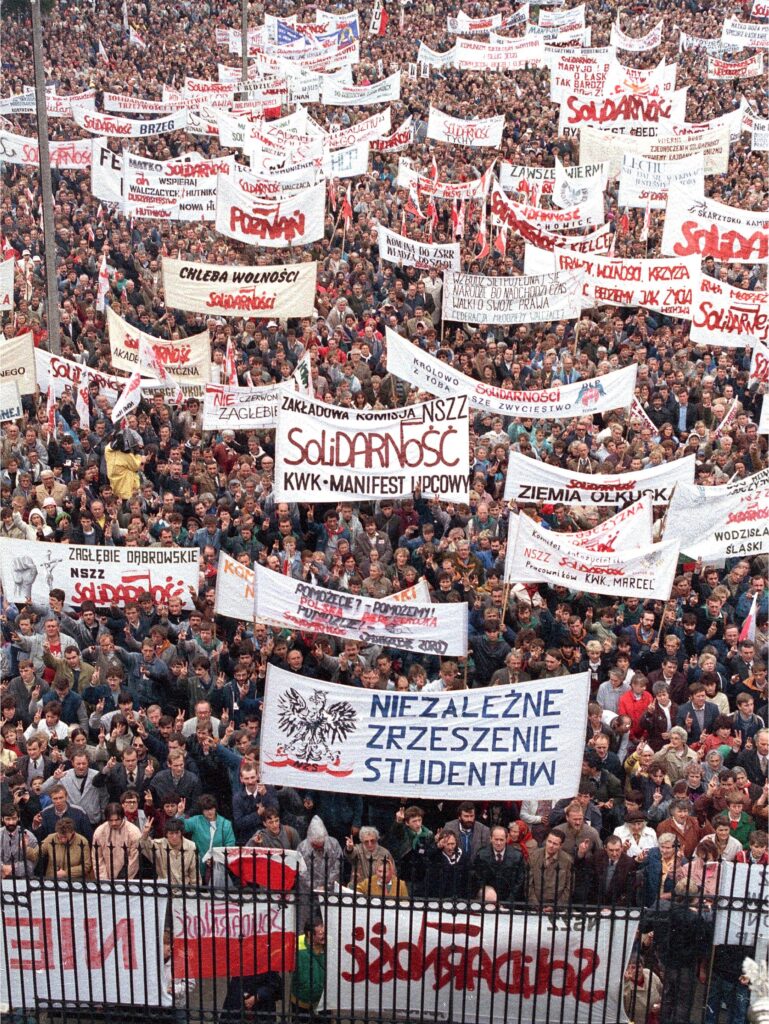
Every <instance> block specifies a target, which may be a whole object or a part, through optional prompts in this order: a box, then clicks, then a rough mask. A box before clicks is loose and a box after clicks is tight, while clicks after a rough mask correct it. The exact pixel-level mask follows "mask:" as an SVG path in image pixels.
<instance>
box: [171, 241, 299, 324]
mask: <svg viewBox="0 0 769 1024" xmlns="http://www.w3.org/2000/svg"><path fill="white" fill-rule="evenodd" d="M317 269H318V264H317V263H295V264H280V265H276V266H273V267H236V266H227V265H226V264H218V263H215V264H212V263H191V262H189V261H188V260H173V259H171V258H170V257H169V256H164V257H163V261H162V270H163V291H164V293H165V301H166V306H168V307H169V308H170V309H183V310H186V311H187V312H189V313H206V314H207V315H208V316H246V317H248V316H273V317H288V316H311V315H312V311H313V309H314V306H315V281H316V277H317Z"/></svg>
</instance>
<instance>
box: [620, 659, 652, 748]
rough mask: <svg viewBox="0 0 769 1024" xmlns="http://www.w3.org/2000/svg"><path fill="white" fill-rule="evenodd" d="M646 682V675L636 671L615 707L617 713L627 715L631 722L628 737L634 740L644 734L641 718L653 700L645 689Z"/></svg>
mask: <svg viewBox="0 0 769 1024" xmlns="http://www.w3.org/2000/svg"><path fill="white" fill-rule="evenodd" d="M646 682H647V680H646V676H642V675H641V674H640V672H636V674H635V675H634V676H633V678H632V679H631V680H630V689H629V690H628V691H627V693H623V694H622V696H621V697H620V699H619V705H618V707H617V714H619V715H627V717H628V718H629V719H630V721H631V722H632V723H633V724H632V725H631V726H630V737H631V739H634V740H636V741H637V740H640V739H641V738H642V736H643V734H644V729H643V726H642V725H641V718H642V716H643V713H644V712H645V711H646V710H647V709H648V707H649V705H650V704H651V703H652V700H653V697H652V695H651V694H650V693H649V691H648V690H647V689H646Z"/></svg>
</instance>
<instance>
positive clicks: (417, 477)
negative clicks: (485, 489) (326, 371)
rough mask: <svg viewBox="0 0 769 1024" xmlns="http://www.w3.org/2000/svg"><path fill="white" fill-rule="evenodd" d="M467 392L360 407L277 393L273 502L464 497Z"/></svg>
mask: <svg viewBox="0 0 769 1024" xmlns="http://www.w3.org/2000/svg"><path fill="white" fill-rule="evenodd" d="M469 429H470V427H469V406H468V401H467V397H466V396H464V395H459V396H457V397H455V398H437V399H435V400H434V401H432V402H424V403H422V404H420V405H410V406H406V407H405V408H403V409H387V410H382V411H372V412H364V413H360V412H358V411H356V410H353V409H344V408H342V407H340V406H333V405H328V404H326V403H325V402H316V401H314V400H312V399H309V398H305V397H302V396H299V395H296V394H295V393H293V392H289V391H284V392H283V394H282V395H281V397H280V404H279V406H278V426H277V431H276V434H275V498H276V500H277V501H311V502H325V501H346V500H347V501H348V500H350V499H351V498H354V499H355V500H358V499H376V498H383V497H392V498H398V497H409V496H411V495H412V494H413V493H414V491H420V492H421V493H422V494H423V495H425V496H428V495H429V496H434V497H440V498H441V500H442V501H461V502H464V501H467V495H468V487H469V473H470V461H469V451H468V444H469Z"/></svg>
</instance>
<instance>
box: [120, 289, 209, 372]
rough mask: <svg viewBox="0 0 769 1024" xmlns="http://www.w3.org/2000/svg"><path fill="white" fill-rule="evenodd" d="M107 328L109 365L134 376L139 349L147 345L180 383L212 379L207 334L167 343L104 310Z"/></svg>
mask: <svg viewBox="0 0 769 1024" xmlns="http://www.w3.org/2000/svg"><path fill="white" fill-rule="evenodd" d="M107 328H108V331H109V347H110V353H111V357H112V365H113V366H114V367H115V369H117V370H126V371H127V372H128V373H133V372H134V370H135V369H136V368H137V367H138V366H139V346H140V345H141V343H142V341H144V342H146V344H148V345H149V346H150V348H151V349H152V351H153V352H154V353H155V355H156V357H157V359H158V360H159V362H160V363H161V364H162V365H163V366H165V368H166V370H167V371H168V373H170V374H171V376H172V377H174V378H175V379H176V380H178V381H180V382H185V381H197V382H199V383H205V382H206V381H208V380H210V379H211V341H210V338H209V334H208V331H203V332H202V333H201V334H194V335H191V336H190V337H189V338H183V339H180V340H179V341H166V340H165V339H164V338H156V337H155V336H154V335H152V334H146V333H145V332H144V331H140V330H139V329H138V328H136V327H134V326H133V325H132V324H129V323H128V322H127V321H126V320H123V318H122V317H120V316H118V315H117V313H116V312H115V311H114V310H113V309H112V307H111V306H107Z"/></svg>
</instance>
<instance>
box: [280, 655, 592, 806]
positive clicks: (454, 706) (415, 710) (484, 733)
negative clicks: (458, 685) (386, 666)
mask: <svg viewBox="0 0 769 1024" xmlns="http://www.w3.org/2000/svg"><path fill="white" fill-rule="evenodd" d="M588 698H589V680H588V676H587V673H580V674H578V675H572V676H568V677H563V678H560V679H540V680H537V681H536V682H532V683H527V684H526V686H524V687H505V686H495V687H494V688H493V690H488V689H484V690H463V691H456V692H451V693H434V694H433V693H394V692H393V693H388V692H386V691H380V690H359V689H351V688H350V687H342V686H339V685H336V684H334V683H322V682H318V681H317V680H314V679H307V678H304V677H302V676H296V675H294V674H293V673H290V672H284V671H283V670H282V669H279V668H275V667H274V666H272V665H271V666H270V667H269V669H268V674H267V688H266V691H265V700H264V721H263V723H262V762H261V777H262V781H263V782H264V783H265V785H270V784H272V783H276V784H278V785H284V786H298V787H300V788H307V787H308V786H311V787H312V788H313V789H322V790H339V791H344V792H353V793H361V794H364V795H365V794H371V795H378V796H398V797H404V796H407V797H408V799H430V798H433V799H443V798H447V797H456V798H457V799H458V798H459V795H460V794H466V793H467V792H468V791H472V790H473V787H475V789H476V790H477V789H479V788H481V787H482V789H483V793H484V795H485V796H486V797H488V798H489V799H511V798H514V799H516V800H530V799H543V798H544V799H548V800H558V799H561V798H562V797H568V796H570V795H571V794H573V793H575V792H576V789H577V786H578V784H579V776H580V771H581V768H582V750H583V747H584V740H585V736H584V732H585V727H584V724H583V723H584V720H585V715H586V714H587V702H588Z"/></svg>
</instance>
